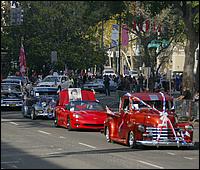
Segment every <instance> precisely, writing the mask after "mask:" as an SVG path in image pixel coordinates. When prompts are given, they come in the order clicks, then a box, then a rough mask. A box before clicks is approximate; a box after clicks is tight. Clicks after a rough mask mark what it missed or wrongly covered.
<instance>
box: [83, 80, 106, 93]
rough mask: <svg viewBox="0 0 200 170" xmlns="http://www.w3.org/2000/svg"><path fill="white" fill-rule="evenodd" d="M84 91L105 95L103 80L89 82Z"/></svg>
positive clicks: (84, 86)
mask: <svg viewBox="0 0 200 170" xmlns="http://www.w3.org/2000/svg"><path fill="white" fill-rule="evenodd" d="M83 89H93V90H94V91H95V92H100V93H104V91H105V88H104V84H103V79H95V80H92V81H87V82H86V83H85V84H84V85H83Z"/></svg>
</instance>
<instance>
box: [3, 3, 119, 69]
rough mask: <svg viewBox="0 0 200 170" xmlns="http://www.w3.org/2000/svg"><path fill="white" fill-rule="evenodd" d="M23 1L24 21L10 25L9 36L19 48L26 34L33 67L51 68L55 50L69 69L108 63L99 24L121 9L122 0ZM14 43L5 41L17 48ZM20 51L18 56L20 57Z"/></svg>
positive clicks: (26, 42) (61, 64)
mask: <svg viewBox="0 0 200 170" xmlns="http://www.w3.org/2000/svg"><path fill="white" fill-rule="evenodd" d="M19 3H20V6H21V7H22V9H23V10H24V22H23V24H22V25H21V26H19V27H15V28H14V27H10V28H8V31H7V37H9V38H10V39H11V40H10V42H13V39H15V43H14V44H15V45H16V46H15V47H14V48H13V49H14V50H15V51H18V50H19V47H18V46H19V44H20V39H21V37H22V36H23V37H24V47H25V51H26V56H27V63H28V66H30V67H31V69H35V70H40V69H41V68H42V67H43V65H45V66H46V67H45V68H49V69H50V67H52V65H51V60H50V54H51V51H54V50H56V51H57V53H58V60H59V62H58V63H57V67H58V68H59V69H64V65H65V64H66V65H67V67H68V68H69V69H86V68H88V67H92V66H94V65H101V64H104V62H105V57H106V53H105V51H104V50H103V49H102V47H101V46H100V44H99V43H98V42H99V39H98V36H96V34H95V33H96V29H97V24H98V23H99V22H100V21H101V20H102V19H103V18H104V19H107V18H109V17H110V16H112V15H113V14H114V13H116V12H118V11H119V10H121V7H120V6H121V4H122V2H117V3H115V5H114V6H113V2H111V1H108V2H106V1H88V2H86V1H19ZM116 7H117V8H116ZM7 22H9V21H7ZM12 35H15V38H13V36H12ZM4 36H5V35H4ZM10 44H12V43H10ZM10 44H9V43H8V42H5V46H7V47H8V48H9V49H11V48H12V47H13V46H11V45H10ZM17 53H18V52H16V55H14V56H15V57H16V58H18V54H17Z"/></svg>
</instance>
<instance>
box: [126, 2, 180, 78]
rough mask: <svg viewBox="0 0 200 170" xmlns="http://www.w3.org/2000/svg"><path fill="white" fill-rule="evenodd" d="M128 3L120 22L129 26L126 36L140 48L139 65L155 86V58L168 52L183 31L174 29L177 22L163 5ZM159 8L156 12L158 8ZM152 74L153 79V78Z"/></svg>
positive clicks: (158, 3) (176, 27)
mask: <svg viewBox="0 0 200 170" xmlns="http://www.w3.org/2000/svg"><path fill="white" fill-rule="evenodd" d="M138 2H139V1H137V2H135V1H131V2H130V1H128V2H126V5H127V12H126V16H125V19H124V21H126V22H127V24H128V26H129V32H131V33H132V34H134V35H135V36H136V38H137V44H139V46H140V51H141V57H140V58H138V60H142V61H140V65H139V66H140V67H141V66H142V63H144V64H145V66H146V67H151V73H152V78H153V80H154V82H155V78H156V75H157V74H158V70H159V68H160V66H159V67H158V68H157V58H158V57H159V56H161V55H163V53H166V52H167V51H168V47H170V46H171V45H172V44H176V42H177V41H180V35H181V34H182V32H183V27H182V26H178V18H177V17H176V16H175V15H174V11H173V10H172V9H171V8H170V7H169V8H165V6H166V3H167V2H161V3H160V2H157V1H156V2H153V1H151V2H149V1H147V2H140V3H138ZM158 7H159V8H158ZM166 59H169V56H166V55H165V56H164V58H163V59H162V60H161V61H162V62H161V64H163V63H164V62H166V61H167V60H166ZM155 73H156V75H155Z"/></svg>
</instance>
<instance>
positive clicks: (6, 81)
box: [1, 78, 23, 86]
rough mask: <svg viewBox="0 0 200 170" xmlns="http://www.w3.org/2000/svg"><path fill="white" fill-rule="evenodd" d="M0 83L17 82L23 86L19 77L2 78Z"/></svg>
mask: <svg viewBox="0 0 200 170" xmlns="http://www.w3.org/2000/svg"><path fill="white" fill-rule="evenodd" d="M1 83H17V84H19V85H20V86H23V82H22V80H20V79H10V78H6V79H3V80H2V81H1Z"/></svg>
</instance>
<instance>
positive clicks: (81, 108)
mask: <svg viewBox="0 0 200 170" xmlns="http://www.w3.org/2000/svg"><path fill="white" fill-rule="evenodd" d="M73 89H78V88H73ZM70 91H72V89H68V90H63V91H61V92H60V93H59V101H58V103H57V106H56V109H55V122H54V123H55V126H62V127H65V128H68V130H74V129H95V130H101V129H103V128H104V121H105V119H106V116H107V114H106V110H105V107H103V106H102V105H101V104H100V103H99V102H98V101H97V100H96V97H95V94H94V91H92V90H81V89H80V90H79V93H80V94H81V100H76V101H70V100H69V98H70V95H71V92H70Z"/></svg>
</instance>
